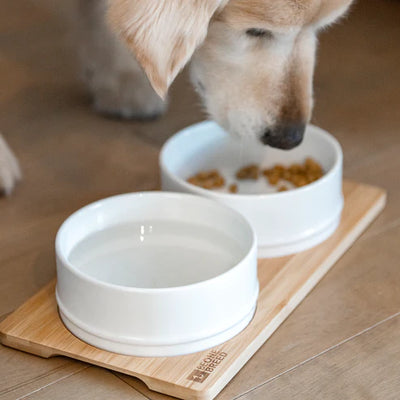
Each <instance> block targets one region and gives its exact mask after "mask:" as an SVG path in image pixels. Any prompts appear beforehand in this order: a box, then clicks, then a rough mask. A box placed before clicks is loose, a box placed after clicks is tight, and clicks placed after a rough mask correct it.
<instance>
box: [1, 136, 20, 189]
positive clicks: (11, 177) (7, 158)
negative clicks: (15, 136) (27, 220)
mask: <svg viewBox="0 0 400 400" xmlns="http://www.w3.org/2000/svg"><path fill="white" fill-rule="evenodd" d="M19 179H21V170H20V168H19V165H18V161H17V159H16V158H15V156H14V154H13V153H12V151H11V149H10V148H9V147H8V145H7V143H6V141H5V140H4V138H3V136H1V134H0V192H1V193H5V194H10V193H11V191H12V189H13V188H14V186H15V184H16V182H17V181H18V180H19Z"/></svg>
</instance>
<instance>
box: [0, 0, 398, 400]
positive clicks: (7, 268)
mask: <svg viewBox="0 0 400 400" xmlns="http://www.w3.org/2000/svg"><path fill="white" fill-rule="evenodd" d="M46 3H49V4H50V3H52V2H51V1H50V0H40V1H37V2H31V1H29V0H13V1H9V2H4V4H2V6H1V10H2V12H1V13H0V127H1V130H2V131H3V133H4V135H5V137H6V138H7V139H8V141H9V143H10V145H11V146H12V147H13V149H14V150H15V152H16V153H17V155H18V156H19V159H20V161H21V165H22V168H23V171H24V181H23V182H22V184H20V185H19V186H18V187H17V190H16V191H15V193H14V194H13V196H12V197H10V198H3V199H0V277H1V278H0V318H2V317H4V316H5V315H6V314H7V313H9V312H11V311H12V310H13V309H15V308H16V307H17V306H18V305H20V304H21V303H22V302H23V301H25V300H26V299H28V298H29V297H30V296H32V295H33V294H34V293H35V292H37V291H38V289H39V288H41V287H42V286H43V285H44V284H46V283H47V282H48V281H50V280H51V279H52V278H54V276H55V265H54V249H53V241H54V235H55V232H56V230H57V228H58V226H59V225H60V223H61V222H62V221H63V219H64V218H65V217H66V216H67V215H68V214H70V213H71V212H72V211H74V210H76V209H77V208H79V207H81V206H82V205H84V204H87V203H88V202H90V201H93V200H96V199H99V198H102V197H105V196H109V195H112V194H116V193H121V192H127V191H137V190H147V189H153V188H156V187H157V185H158V179H159V177H158V167H157V156H158V151H159V148H160V146H161V144H162V143H163V142H164V141H165V139H166V138H167V137H168V136H169V135H171V134H172V133H173V132H174V131H176V130H177V129H179V128H182V127H184V126H185V125H187V124H189V123H192V122H195V121H199V120H201V119H202V118H203V117H202V114H201V111H200V108H199V106H198V100H197V98H196V97H195V95H194V94H193V92H192V90H191V89H190V87H189V85H188V83H187V78H186V76H185V75H183V76H181V77H180V78H179V79H178V81H177V82H176V84H174V86H173V89H172V91H171V99H172V101H171V107H170V109H169V111H168V113H167V115H166V116H165V117H164V118H162V119H161V120H159V121H156V122H152V123H138V122H120V121H116V120H107V119H104V118H101V117H99V116H97V115H95V114H93V113H92V112H91V111H90V104H89V99H88V98H87V96H86V93H85V91H84V89H83V88H82V86H81V85H80V83H79V81H78V79H77V78H76V74H75V72H74V71H75V65H74V61H73V57H72V53H73V51H72V49H73V47H72V44H71V41H70V38H69V37H68V30H67V27H66V24H65V21H64V19H63V18H62V15H61V14H62V13H60V12H59V11H60V10H56V9H51V8H47V7H45V4H46ZM399 21H400V2H399V1H395V0H379V1H376V0H359V1H358V4H357V6H355V7H354V9H353V11H352V13H351V15H350V16H349V18H348V19H347V20H346V21H344V22H343V23H341V24H338V25H336V26H335V27H333V28H331V29H330V30H329V31H327V32H325V33H323V34H322V36H321V40H320V49H319V57H318V66H317V72H316V77H315V89H316V108H315V113H314V115H315V116H314V122H315V123H316V124H318V125H320V126H321V127H323V128H326V129H328V130H330V131H331V132H332V133H334V134H335V135H336V137H337V138H338V139H339V141H340V142H341V144H342V146H343V148H344V155H345V169H344V172H345V176H346V177H348V178H351V179H356V180H359V181H363V182H366V183H370V184H375V185H379V186H383V187H385V188H386V189H387V190H388V195H389V197H388V205H387V207H386V210H385V211H384V213H383V214H382V215H381V216H380V217H379V218H378V220H377V221H376V222H375V223H374V224H373V225H372V226H371V228H370V229H369V230H368V231H367V232H366V233H365V234H364V235H363V236H362V237H361V239H360V240H358V242H357V243H356V244H355V245H354V246H353V247H352V248H351V249H350V250H349V251H348V253H347V254H346V255H345V256H344V257H343V258H342V259H341V260H340V261H339V262H338V263H337V264H336V266H335V267H334V268H333V269H332V270H331V272H329V273H328V274H327V276H326V277H325V278H324V279H323V280H322V281H321V283H320V284H319V285H318V286H317V288H316V289H315V290H314V291H313V292H312V293H311V294H310V295H309V296H308V297H307V298H306V300H305V301H304V302H303V303H302V304H301V305H300V306H299V308H298V309H297V310H296V311H295V312H294V313H293V314H292V315H291V316H290V317H289V318H288V319H287V320H286V322H285V323H284V324H283V325H282V326H281V328H280V329H279V330H278V331H277V332H276V333H275V334H274V335H273V336H272V337H271V339H270V340H269V341H268V342H267V343H266V344H265V345H264V346H263V347H262V348H261V349H260V350H259V351H258V352H257V353H256V355H255V356H254V357H253V358H252V359H251V360H250V361H249V363H248V364H247V365H246V366H245V367H244V368H243V369H242V370H241V371H240V372H239V374H238V375H237V376H236V377H235V378H234V379H233V380H232V382H231V383H230V384H229V385H228V386H227V387H226V388H225V389H224V390H223V391H222V392H221V394H220V395H219V396H218V399H221V400H222V399H224V400H225V399H237V398H240V399H243V400H250V399H260V400H261V399H301V400H303V399H304V400H306V399H307V400H308V399H317V398H318V399H324V400H336V399H384V400H388V399H399V398H400V176H399V171H400V45H399V43H400V23H399ZM21 398H27V399H29V400H33V399H74V398H79V399H83V400H84V399H96V400H97V399H110V398H113V399H114V398H115V399H116V398H118V399H121V400H122V399H146V398H147V399H152V400H158V399H167V397H166V396H162V395H159V394H156V393H152V392H150V391H148V390H147V389H146V387H145V386H144V385H143V384H141V383H140V382H139V381H137V380H135V379H133V378H129V377H127V376H124V375H121V374H114V373H111V372H109V371H106V370H103V369H100V368H95V367H91V366H89V365H86V364H84V363H79V362H75V361H71V360H69V359H66V358H54V359H50V360H45V359H40V358H38V357H34V356H31V355H27V354H24V353H21V352H18V351H15V350H11V349H8V348H5V347H3V346H0V400H3V399H21Z"/></svg>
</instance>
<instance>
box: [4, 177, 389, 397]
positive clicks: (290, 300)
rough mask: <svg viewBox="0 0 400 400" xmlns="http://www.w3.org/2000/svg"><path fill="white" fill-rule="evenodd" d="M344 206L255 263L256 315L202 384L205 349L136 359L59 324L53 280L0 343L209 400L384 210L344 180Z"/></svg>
mask: <svg viewBox="0 0 400 400" xmlns="http://www.w3.org/2000/svg"><path fill="white" fill-rule="evenodd" d="M343 193H344V197H345V207H344V210H343V214H342V221H341V223H340V225H339V227H338V229H337V230H336V232H335V233H334V234H333V235H332V236H331V238H329V239H328V240H327V241H325V242H324V243H322V244H321V245H319V246H317V247H315V248H313V249H310V250H307V251H304V252H301V253H298V254H295V255H293V256H289V257H282V258H276V259H264V260H259V280H260V295H259V299H258V306H257V311H256V314H255V316H254V318H253V320H252V322H251V323H250V324H249V326H248V327H247V328H246V329H245V330H244V331H243V332H242V333H240V334H239V335H237V336H236V337H235V338H233V339H231V340H230V341H228V342H226V343H224V344H222V345H221V346H218V348H217V349H215V350H218V351H221V352H223V353H226V357H225V358H224V360H223V361H222V362H221V364H220V365H218V367H216V368H215V370H214V371H213V372H212V373H210V375H209V376H208V377H207V378H206V379H205V380H204V381H203V382H193V381H191V380H189V379H187V378H188V376H189V374H190V373H191V372H192V371H193V370H194V369H196V366H197V365H198V364H199V363H200V362H201V361H202V360H203V359H204V358H206V357H207V354H208V351H205V352H200V353H195V354H191V355H187V356H180V357H170V358H140V357H129V356H123V355H117V354H114V353H110V352H106V351H103V350H99V349H96V348H94V347H92V346H90V345H88V344H86V343H84V342H82V341H80V340H79V339H77V338H75V337H74V336H73V335H72V334H70V333H69V332H68V331H67V330H66V329H65V328H64V326H63V324H62V323H61V321H60V319H59V317H58V313H57V306H56V303H55V298H54V285H55V283H54V282H52V283H50V284H49V285H47V286H46V287H45V288H44V289H42V290H41V291H40V292H39V293H38V294H36V295H35V296H34V297H32V298H31V299H30V300H29V301H28V302H26V303H25V304H24V305H23V306H21V307H20V308H19V309H18V310H17V311H16V312H14V313H13V314H11V315H10V316H8V317H7V318H6V319H5V320H4V321H3V322H2V323H1V324H0V332H1V340H2V342H3V343H4V344H5V345H7V346H10V347H15V348H18V349H21V350H23V351H27V352H30V353H34V354H37V355H39V356H42V357H50V356H53V355H64V356H68V357H71V358H75V359H78V360H81V361H86V362H89V363H92V364H96V365H98V366H102V367H106V368H110V369H112V370H115V371H118V372H123V373H125V374H128V375H132V376H135V377H137V378H139V379H141V380H143V382H145V384H146V385H147V386H148V387H149V388H150V389H152V390H155V391H159V392H162V393H166V394H169V395H172V396H175V397H179V398H184V399H199V400H207V399H212V398H214V397H215V396H216V395H217V394H218V393H219V392H220V391H221V389H222V388H223V387H224V386H225V385H226V384H227V383H228V382H229V381H230V379H231V378H232V377H233V376H234V375H235V374H236V373H237V372H238V371H239V369H240V368H241V367H242V366H243V365H244V364H245V363H246V362H247V361H248V360H249V358H250V357H251V356H252V355H253V354H254V353H255V352H256V351H257V350H258V348H259V347H260V346H261V345H262V344H263V343H264V342H265V340H267V339H268V338H269V336H270V335H271V334H272V333H273V332H274V331H275V330H276V329H277V328H278V327H279V325H280V324H281V323H282V322H283V321H284V320H285V319H286V317H287V316H288V315H289V314H290V313H291V312H292V311H293V310H294V309H295V307H296V306H297V305H298V304H299V303H300V302H301V301H302V300H303V299H304V297H305V296H306V295H307V294H308V293H309V292H310V291H311V290H312V288H313V287H314V286H315V285H316V284H317V283H318V281H319V280H320V279H321V278H322V277H323V276H324V275H325V274H326V272H327V271H328V270H329V269H330V267H331V266H332V265H333V264H334V263H335V262H336V261H337V260H338V258H339V257H340V256H341V255H342V254H343V253H344V252H345V251H346V250H347V249H348V247H349V246H351V244H352V243H353V242H354V241H355V240H356V239H357V237H358V236H359V235H360V234H361V233H362V231H363V230H364V229H365V228H366V227H367V226H368V225H369V224H370V223H371V222H372V220H373V219H374V218H375V217H376V216H377V215H378V213H379V212H380V211H381V210H382V209H383V207H384V205H385V200H386V195H385V192H384V191H383V190H381V189H379V188H376V187H373V186H368V185H362V184H358V183H354V182H349V181H345V183H344V186H343Z"/></svg>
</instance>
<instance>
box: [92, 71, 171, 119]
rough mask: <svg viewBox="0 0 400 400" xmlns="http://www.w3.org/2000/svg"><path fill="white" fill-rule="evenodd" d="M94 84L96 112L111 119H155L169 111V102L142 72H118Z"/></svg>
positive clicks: (93, 92)
mask: <svg viewBox="0 0 400 400" xmlns="http://www.w3.org/2000/svg"><path fill="white" fill-rule="evenodd" d="M96 81H97V82H98V84H94V85H92V94H93V107H94V109H95V110H96V111H97V112H99V113H101V114H104V115H107V116H109V117H116V118H123V119H139V120H140V119H155V118H158V117H159V116H161V115H162V114H163V113H164V112H165V109H166V106H167V104H166V102H165V101H163V100H161V98H160V97H159V96H158V95H157V94H156V93H155V92H154V90H153V88H152V87H151V86H150V84H149V82H148V81H147V79H146V77H145V76H144V75H143V74H142V73H141V72H140V73H138V72H136V71H133V72H118V73H115V72H114V73H113V76H105V77H104V80H103V79H96Z"/></svg>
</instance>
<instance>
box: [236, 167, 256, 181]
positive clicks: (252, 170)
mask: <svg viewBox="0 0 400 400" xmlns="http://www.w3.org/2000/svg"><path fill="white" fill-rule="evenodd" d="M259 175H260V167H259V166H258V165H257V164H250V165H246V166H244V167H242V168H240V169H239V170H238V171H237V172H236V178H237V179H240V180H242V179H253V180H256V179H258V177H259Z"/></svg>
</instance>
